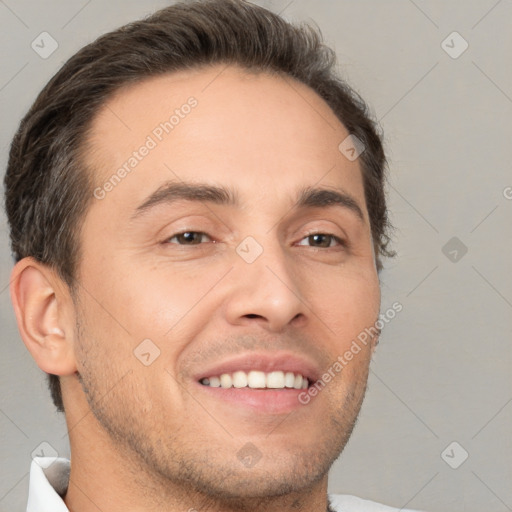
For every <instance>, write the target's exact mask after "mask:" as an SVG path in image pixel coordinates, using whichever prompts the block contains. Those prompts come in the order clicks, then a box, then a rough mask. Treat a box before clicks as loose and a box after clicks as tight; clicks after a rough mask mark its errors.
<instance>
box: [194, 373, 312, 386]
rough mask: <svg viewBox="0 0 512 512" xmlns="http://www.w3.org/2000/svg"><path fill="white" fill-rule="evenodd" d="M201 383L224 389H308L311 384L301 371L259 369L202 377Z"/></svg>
mask: <svg viewBox="0 0 512 512" xmlns="http://www.w3.org/2000/svg"><path fill="white" fill-rule="evenodd" d="M199 383H200V384H202V385H203V386H207V387H211V388H223V389H229V388H236V389H242V388H249V389H307V388H308V387H309V386H310V384H311V383H310V381H309V379H308V378H307V377H305V376H304V375H302V374H300V373H293V372H283V371H272V372H262V371H257V370H252V371H249V372H244V371H235V372H233V373H223V374H221V375H212V376H210V377H204V378H202V379H201V380H200V381H199Z"/></svg>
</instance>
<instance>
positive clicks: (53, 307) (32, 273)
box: [10, 258, 76, 375]
mask: <svg viewBox="0 0 512 512" xmlns="http://www.w3.org/2000/svg"><path fill="white" fill-rule="evenodd" d="M10 293H11V300H12V303H13V306H14V312H15V314H16V321H17V323H18V330H19V331H20V335H21V338H22V339H23V342H24V343H25V346H26V347H27V349H28V351H29V352H30V354H31V355H32V357H33V358H34V360H35V361H36V363H37V366H39V368H41V370H43V371H45V372H46V373H51V374H53V375H71V374H73V373H75V372H76V365H75V357H74V351H73V342H74V339H73V336H74V325H75V322H74V305H73V301H72V299H71V295H70V294H69V290H68V286H67V285H66V284H65V283H64V282H63V281H62V279H61V278H60V277H59V276H58V275H57V274H56V272H55V271H54V270H52V269H51V268H49V267H48V266H47V265H44V264H41V263H39V262H38V261H36V260H35V259H34V258H24V259H22V260H21V261H19V262H18V263H17V264H16V265H15V267H14V269H13V270H12V274H11V283H10Z"/></svg>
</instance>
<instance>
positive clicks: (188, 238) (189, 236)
mask: <svg viewBox="0 0 512 512" xmlns="http://www.w3.org/2000/svg"><path fill="white" fill-rule="evenodd" d="M203 237H208V235H207V234H206V233H202V232H201V231H184V232H183V233H177V234H175V235H173V236H172V237H171V238H169V239H168V240H167V243H177V245H199V244H200V243H201V241H202V239H203ZM208 238H210V237H208ZM174 239H176V242H173V241H172V240H174Z"/></svg>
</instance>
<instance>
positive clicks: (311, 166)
mask: <svg viewBox="0 0 512 512" xmlns="http://www.w3.org/2000/svg"><path fill="white" fill-rule="evenodd" d="M344 141H345V142H344ZM354 141H355V145H356V146H357V147H356V150H357V152H359V151H360V150H362V152H361V153H360V154H359V156H358V157H357V158H349V157H350V156H353V154H354V153H353V152H352V153H351V154H348V155H347V152H346V147H347V144H348V145H350V144H352V145H353V144H354ZM384 184H385V156H384V152H383V148H382V142H381V138H380V136H379V134H378V132H377V129H376V127H375V125H374V123H373V122H372V120H371V119H370V117H369V115H368V111H367V107H366V106H365V104H364V102H363V101H362V100H361V98H359V97H358V95H357V94H356V93H355V92H354V91H353V90H352V89H350V87H349V86H348V85H347V84H346V83H345V82H344V81H342V80H341V79H340V78H339V77H338V76H337V75H336V70H335V56H334V54H333V52H332V50H330V49H329V48H327V47H326V46H325V45H324V44H323V43H322V41H321V37H320V34H319V33H318V32H317V31H315V30H314V29H312V28H310V27H308V26H302V27H297V26H293V25H291V24H289V23H287V22H286V21H284V20H283V19H282V18H280V17H279V16H277V15H274V14H272V13H270V12H269V11H267V10H265V9H263V8H260V7H257V6H255V5H252V4H250V3H246V2H239V1H234V0H212V1H207V2H189V3H182V4H177V5H174V6H171V7H169V8H166V9H163V10H161V11H159V12H157V13H156V14H154V15H153V16H150V17H148V18H147V19H144V20H142V21H138V22H135V23H131V24H129V25H127V26H125V27H122V28H120V29H118V30H116V31H114V32H111V33H109V34H107V35H104V36H102V37H100V38H99V39H98V40H96V41H95V42H93V43H92V44H90V45H88V46H86V47H85V48H83V49H82V50H80V51H79V52H78V53H77V54H76V55H74V56H73V57H72V58H70V59H69V60H68V61H67V62H66V64H65V65H64V66H63V68H62V69H61V70H60V71H59V72H58V73H57V74H56V75H55V76H54V77H53V78H52V79H51V80H50V82H49V83H48V84H47V85H46V87H45V88H44V89H43V91H42V92H41V93H40V94H39V96H38V98H37V100H36V101H35V103H34V104H33V106H32V107H31V109H30V110H29V112H28V113H27V115H26V116H25V118H24V119H23V120H22V122H21V125H20V128H19V130H18V132H17V133H16V135H15V137H14V140H13V143H12V147H11V151H10V155H9V162H8V169H7V173H6V177H5V194H6V209H7V216H8V220H9V224H10V228H11V243H12V250H13V253H14V257H15V260H16V262H17V267H16V268H15V270H14V272H15V273H16V278H15V279H14V280H13V286H12V294H13V302H14V304H15V309H16V313H17V317H18V323H19V326H20V332H21V334H22V337H23V339H24V341H25V343H26V344H27V346H28V347H29V350H30V351H31V353H32V354H33V355H34V357H35V358H36V361H37V362H38V364H39V366H40V367H41V368H42V369H43V370H44V371H46V373H47V374H48V378H49V384H50V390H51V394H52V398H53V401H54V403H55V406H56V407H57V409H58V410H59V411H61V412H63V411H64V410H65V406H66V405H67V404H72V403H74V402H75V401H76V399H77V396H78V395H80V396H82V397H83V399H84V401H83V403H84V404H87V407H89V408H90V410H91V411H92V412H93V413H94V417H95V419H96V421H97V422H98V424H99V425H101V427H102V428H103V429H104V431H105V432H106V433H107V434H108V436H109V437H110V439H111V440H112V443H113V445H115V446H116V447H117V448H118V449H119V450H120V451H126V452H130V453H134V454H136V455H137V457H139V458H140V464H141V465H143V464H146V465H147V467H148V468H149V467H150V466H151V470H152V471H154V473H155V474H158V475H159V476H160V477H162V478H166V477H169V478H170V477H173V478H174V479H175V480H176V479H178V480H180V479H181V480H183V481H185V480H186V481H188V482H192V484H193V485H194V486H196V487H197V489H199V490H204V491H205V492H207V491H208V490H211V489H214V490H215V491H216V492H217V493H219V494H223V495H225V496H226V497H229V496H231V494H230V493H231V491H230V489H233V488H234V485H235V484H236V483H242V482H243V483H245V485H246V486H247V489H248V491H247V492H250V493H252V495H254V496H257V495H262V496H263V495H268V493H274V494H278V493H283V492H287V491H290V490H293V489H297V488H301V487H304V486H305V485H308V484H311V483H312V482H315V481H318V480H319V479H320V478H321V477H322V476H323V475H325V473H326V471H327V470H328V468H329V467H330V465H331V464H332V462H333V461H334V459H335V458H336V457H337V455H338V454H339V453H340V452H341V450H342V448H343V446H344V445H345V443H346V442H347V440H348V437H349V436H350V433H351V431H352V428H353V426H354V423H355V421H356V418H357V414H358V412H359V409H360V406H361V403H362V400H363V397H364V392H365V389H366V379H367V375H368V366H369V361H370V358H371V354H372V351H373V349H374V348H375V344H376V341H377V340H376V339H374V340H372V341H371V342H370V343H368V344H367V345H365V346H364V347H363V348H362V350H361V351H360V352H359V353H358V355H357V357H355V358H354V360H353V361H352V362H351V363H350V364H349V365H347V366H346V367H344V368H343V370H342V371H341V372H334V374H335V375H336V377H335V378H332V381H331V382H330V383H329V384H326V385H325V387H322V389H321V391H319V392H318V393H317V396H315V397H314V399H313V400H311V401H309V402H308V404H307V405H304V406H302V407H298V408H297V407H296V403H295V402H293V403H288V402H287V401H286V400H288V401H289V399H288V398H287V399H285V400H283V399H282V397H276V398H275V400H274V398H273V394H276V393H287V391H248V392H247V393H268V395H267V398H268V400H267V403H268V404H269V405H268V407H267V408H266V409H265V410H264V411H262V407H263V406H262V405H261V404H260V403H259V402H258V403H256V404H255V403H252V404H251V403H250V402H251V400H252V398H251V397H250V396H245V398H243V400H244V403H245V402H247V403H245V405H244V406H243V407H242V408H239V407H238V406H237V407H234V406H233V404H237V403H238V402H237V400H239V398H237V397H236V396H235V397H231V396H227V395H229V393H228V392H226V393H225V395H226V396H224V395H223V397H222V398H219V395H216V394H215V393H217V391H216V390H215V389H213V388H211V387H208V386H205V385H204V383H205V382H207V381H204V378H207V379H211V377H218V376H219V375H220V374H218V372H219V371H221V370H222V371H223V372H224V370H226V371H225V372H224V373H229V371H228V370H229V369H230V368H231V369H232V370H233V371H235V370H237V369H238V370H247V372H249V370H250V369H251V368H252V367H253V366H254V365H255V364H256V365H257V364H259V363H258V361H260V360H265V358H268V361H267V363H265V364H267V366H268V367H269V368H270V369H275V370H280V365H281V366H283V365H284V366H286V367H287V369H288V370H292V371H293V369H292V368H291V367H292V366H294V365H295V366H296V369H297V372H296V373H300V372H302V373H307V377H308V378H309V380H310V382H309V384H313V381H314V380H316V379H318V378H321V376H322V375H323V374H324V372H325V371H327V370H329V368H332V366H333V365H334V364H335V362H336V360H337V358H338V356H339V355H340V354H343V353H344V352H345V351H346V350H347V349H348V348H349V347H350V345H351V343H352V341H353V340H354V339H355V338H356V337H357V336H358V335H359V333H361V331H363V330H364V329H365V328H368V327H369V326H371V325H373V324H374V322H375V320H376V319H377V316H378V313H379V307H380V292H379V280H378V274H379V272H380V270H381V269H382V257H384V256H388V255H390V252H389V251H388V249H387V245H388V240H389V238H388V229H389V225H388V219H387V210H386V202H385V192H384ZM333 192H336V194H334V193H333ZM315 233H316V235H315ZM322 234H323V235H322ZM34 297H35V298H34ZM30 308H34V309H33V310H32V311H31V310H30ZM29 318H30V319H31V320H27V319H29ZM34 319H35V320H34ZM38 319H39V323H38V324H37V325H36V324H35V323H34V322H37V321H38ZM31 322H32V324H31ZM44 340H46V341H47V344H46V348H44V347H42V345H43V344H44V343H43V341H44ZM38 344H39V345H40V346H39V345H38ZM48 346H51V347H52V348H51V349H48V348H47V347H48ZM148 354H149V355H148ZM294 354H295V355H296V357H297V360H296V361H295V362H293V361H292V362H291V363H290V361H291V360H294V357H295V356H294ZM260 356H261V358H260ZM274 356H275V357H274ZM251 358H252V359H251ZM273 358H274V359H273ZM242 359H243V361H242ZM256 360H258V361H256ZM283 361H284V362H283ZM286 361H288V362H286ZM237 365H238V366H237ZM251 365H252V366H251ZM290 365H291V366H290ZM228 367H229V368H228ZM235 367H236V368H235ZM226 368H227V369H226ZM256 369H257V368H256ZM332 373H333V372H331V374H332ZM338 373H339V375H338ZM241 378H242V379H243V377H241ZM276 378H277V379H279V378H280V376H279V375H278V376H277V377H276ZM221 392H222V391H221ZM222 393H223V392H222ZM233 393H236V391H234V389H233ZM247 393H246V394H247ZM240 396H242V395H240ZM258 400H259V399H258ZM230 404H231V405H230ZM254 410H256V411H258V413H257V414H254ZM249 411H253V412H252V413H249ZM66 412H67V407H66ZM286 415H289V419H288V420H287V421H284V422H283V419H284V418H285V416H286ZM319 417H321V418H323V419H322V422H321V423H322V424H321V425H319V424H318V418H319ZM167 427H168V428H169V432H168V433H165V431H164V430H163V429H165V428H167ZM148 432H149V434H148ZM166 434H167V435H166ZM244 450H245V451H246V452H247V451H249V452H251V450H252V452H251V453H249V455H250V456H251V457H252V458H254V457H256V458H258V463H257V464H255V465H251V467H249V466H248V465H244V464H241V460H243V459H244V453H245V452H244ZM276 450H278V451H279V453H280V455H281V456H280V457H277V458H275V457H272V454H275V453H276ZM237 454H238V456H237ZM240 454H241V455H240ZM205 461H212V462H211V467H210V466H209V465H208V464H207V463H206V462H205ZM290 464H292V465H295V466H297V467H301V468H302V470H301V471H298V472H297V474H296V475H294V476H293V478H292V477H291V476H290V475H289V474H288V475H286V478H285V477H283V478H277V477H276V478H273V479H272V480H271V481H269V478H268V475H269V474H272V475H274V476H275V475H280V474H282V473H283V469H284V468H285V467H289V465H290ZM219 465H221V467H222V468H223V469H224V471H223V479H222V480H221V479H219V478H218V477H217V478H216V477H214V476H212V475H214V474H215V471H214V470H215V468H216V467H217V468H218V467H219ZM248 482H249V483H248ZM251 482H252V483H251ZM262 482H266V483H265V484H263V483H262ZM270 487H271V488H270Z"/></svg>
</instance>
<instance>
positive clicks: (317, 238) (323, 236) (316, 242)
mask: <svg viewBox="0 0 512 512" xmlns="http://www.w3.org/2000/svg"><path fill="white" fill-rule="evenodd" d="M302 240H307V241H308V242H309V244H310V245H311V247H318V248H320V249H327V248H329V247H333V246H334V245H336V244H337V245H345V243H344V242H343V240H341V239H340V238H338V237H337V236H334V235H330V234H328V233H312V234H310V235H308V236H306V237H305V238H303V239H302ZM301 242H302V241H301ZM332 242H335V244H333V243H332ZM299 245H304V244H302V243H300V244H299Z"/></svg>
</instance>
